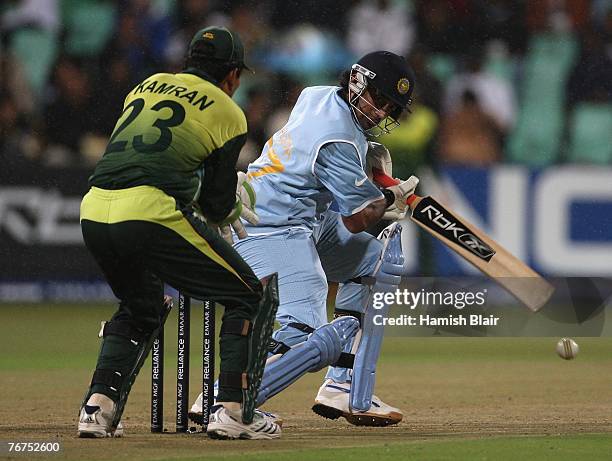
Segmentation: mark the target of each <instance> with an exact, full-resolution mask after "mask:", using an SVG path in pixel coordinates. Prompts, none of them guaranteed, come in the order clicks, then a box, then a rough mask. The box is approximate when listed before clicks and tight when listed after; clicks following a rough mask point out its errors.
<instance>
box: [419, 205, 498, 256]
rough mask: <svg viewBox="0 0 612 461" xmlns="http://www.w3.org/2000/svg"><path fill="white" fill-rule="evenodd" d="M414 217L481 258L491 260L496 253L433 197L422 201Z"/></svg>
mask: <svg viewBox="0 0 612 461" xmlns="http://www.w3.org/2000/svg"><path fill="white" fill-rule="evenodd" d="M412 217H413V218H414V219H415V220H417V221H419V222H420V223H421V224H423V225H425V226H427V227H428V228H430V229H432V230H434V231H436V232H437V233H439V234H440V235H442V236H443V237H446V238H447V239H449V240H452V241H453V242H455V243H456V244H458V245H461V246H462V247H464V248H466V249H467V250H469V251H471V252H472V253H474V254H475V255H476V256H478V257H479V258H480V259H483V260H485V261H490V260H491V258H492V257H493V256H494V255H495V250H494V249H493V248H491V247H490V246H489V245H487V244H486V243H485V242H483V241H482V240H481V239H479V238H478V237H476V235H474V233H473V232H472V231H471V230H470V229H469V228H468V227H467V226H466V225H465V224H463V223H462V222H461V221H459V220H458V219H457V218H455V217H454V216H453V215H452V214H451V213H449V212H448V211H447V210H446V209H444V207H443V206H442V205H440V204H439V203H438V202H436V201H435V200H433V199H432V198H431V197H424V198H423V199H422V200H421V201H420V203H419V204H418V205H417V206H416V208H415V210H414V212H413V213H412Z"/></svg>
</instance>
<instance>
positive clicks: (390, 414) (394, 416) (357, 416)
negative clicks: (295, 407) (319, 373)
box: [312, 379, 404, 426]
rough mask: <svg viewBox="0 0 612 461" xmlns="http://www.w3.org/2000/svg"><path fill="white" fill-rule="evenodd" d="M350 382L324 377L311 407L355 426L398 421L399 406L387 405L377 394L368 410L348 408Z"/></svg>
mask: <svg viewBox="0 0 612 461" xmlns="http://www.w3.org/2000/svg"><path fill="white" fill-rule="evenodd" d="M350 392H351V384H350V383H336V382H334V381H332V380H331V379H326V380H325V381H324V382H323V385H322V386H321V388H320V389H319V393H318V394H317V396H316V397H315V404H314V406H313V407H312V411H314V412H315V413H316V414H318V415H319V416H323V417H324V418H328V419H338V418H339V417H340V416H342V417H343V418H345V419H346V420H347V421H348V422H349V423H351V424H354V425H355V426H391V425H393V424H397V423H399V422H400V421H401V420H402V418H403V416H404V415H403V414H402V412H401V410H400V409H399V408H395V407H392V406H390V405H387V404H386V403H385V402H383V401H382V400H380V399H379V398H378V397H377V396H375V395H373V396H372V406H371V407H370V409H369V410H368V411H354V412H352V411H351V410H350V408H349V398H350Z"/></svg>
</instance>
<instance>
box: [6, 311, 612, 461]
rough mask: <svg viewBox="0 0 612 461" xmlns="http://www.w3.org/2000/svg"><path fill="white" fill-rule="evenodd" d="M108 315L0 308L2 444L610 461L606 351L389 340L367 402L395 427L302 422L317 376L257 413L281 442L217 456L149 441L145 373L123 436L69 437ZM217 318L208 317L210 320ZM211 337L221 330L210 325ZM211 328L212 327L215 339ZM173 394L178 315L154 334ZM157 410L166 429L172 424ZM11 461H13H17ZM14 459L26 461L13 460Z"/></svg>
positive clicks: (237, 447)
mask: <svg viewBox="0 0 612 461" xmlns="http://www.w3.org/2000/svg"><path fill="white" fill-rule="evenodd" d="M114 309H115V307H114V306H109V305H98V306H78V305H0V350H2V352H3V353H2V354H0V382H2V385H3V387H2V393H1V394H0V440H33V439H39V440H40V439H41V438H44V439H47V440H49V439H53V440H60V441H61V442H62V443H63V445H64V450H63V453H62V454H61V455H58V457H57V459H74V460H76V459H89V460H91V461H94V460H107V459H117V460H119V459H129V460H130V461H133V460H149V459H174V460H177V459H189V460H195V459H202V458H205V459H207V460H213V461H214V460H233V459H245V454H246V455H247V458H248V459H249V460H266V461H267V460H285V459H289V460H291V461H305V460H315V459H316V460H322V459H334V460H338V459H360V460H361V459H364V460H365V459H367V460H375V461H384V460H393V461H397V460H402V459H411V460H460V461H461V460H466V461H467V460H502V461H503V460H516V459H519V460H520V459H524V460H529V461H531V460H548V459H550V460H554V461H560V460H599V459H612V421H611V419H612V416H611V415H612V393H611V392H610V383H612V338H609V337H606V338H578V340H577V341H578V343H579V345H580V348H581V350H580V354H579V356H578V358H577V359H576V360H573V361H564V360H561V359H560V358H558V357H557V356H556V354H555V352H554V347H555V344H556V341H557V339H556V338H462V337H428V338H418V337H389V338H386V339H385V342H384V346H383V351H382V355H381V362H380V367H379V371H378V378H377V388H376V389H377V393H378V394H379V395H380V396H381V397H383V398H384V399H385V400H389V403H391V404H394V405H397V406H400V407H401V408H402V409H403V410H404V411H405V421H404V422H403V423H402V424H401V425H400V426H397V427H393V428H386V429H377V428H355V427H352V426H349V425H348V424H346V423H344V422H342V421H340V422H338V421H334V422H330V421H327V420H322V419H320V418H317V417H316V416H314V415H313V413H312V412H311V411H310V406H311V405H312V398H313V397H314V394H315V393H316V389H317V388H318V386H319V385H320V382H321V379H322V375H323V372H319V373H318V374H308V375H307V376H305V377H304V378H303V379H301V380H300V381H299V382H298V383H296V384H295V385H294V386H293V387H291V388H290V389H288V390H287V391H285V392H283V393H281V394H280V395H279V396H277V397H275V398H274V399H273V400H272V401H271V402H269V404H268V405H267V406H266V409H268V410H270V411H278V412H280V413H281V414H282V415H283V416H284V417H286V424H285V432H284V434H283V437H282V439H281V440H279V441H270V442H249V441H239V442H221V441H210V440H207V439H205V438H202V437H199V438H198V436H190V437H186V436H170V435H162V436H158V435H152V434H150V433H148V417H149V414H148V411H149V407H148V404H149V392H150V388H149V384H150V381H149V379H150V378H149V373H148V370H149V365H148V364H146V365H145V367H144V368H143V372H142V373H141V376H140V377H139V379H138V381H137V382H136V384H135V385H134V388H133V391H132V394H131V396H130V401H129V402H128V407H127V408H126V414H125V416H126V426H127V428H128V429H127V434H128V436H127V437H126V438H125V439H123V440H121V439H119V440H99V441H89V440H81V439H76V438H75V437H74V434H75V430H74V417H75V413H76V408H78V404H79V402H80V399H81V397H82V394H83V392H84V390H85V388H86V386H87V383H88V382H89V379H90V377H91V372H92V371H93V367H94V365H95V360H96V356H97V353H98V349H99V347H100V341H99V340H98V339H97V334H98V330H99V328H100V321H101V320H105V319H108V318H109V317H110V315H112V313H113V311H114ZM218 318H220V315H219V316H218ZM192 322H193V324H192V362H191V363H192V367H191V372H192V383H194V384H193V385H192V388H191V397H192V398H194V397H195V395H196V394H197V392H198V389H197V386H196V384H195V383H196V382H197V380H198V379H199V372H200V364H201V362H200V358H199V357H198V356H199V354H200V350H201V344H200V337H201V336H200V335H201V333H200V326H201V315H196V314H195V311H194V315H192ZM217 323H218V324H219V323H220V322H217ZM217 326H218V327H219V325H217ZM166 339H167V343H166V354H167V355H166V357H167V358H166V383H167V384H166V386H167V387H166V389H167V392H168V395H169V396H170V395H171V394H172V393H173V392H174V383H175V376H174V373H175V370H176V367H175V364H176V355H175V354H176V314H175V313H173V314H172V315H171V316H170V318H169V320H168V324H167V329H166ZM173 404H174V401H173V399H172V397H168V398H167V402H166V405H165V410H166V412H167V413H166V414H167V420H168V421H169V420H170V418H172V417H173V415H174V413H173V411H174V410H173ZM16 459H17V458H16ZM20 459H25V458H23V457H21V458H20Z"/></svg>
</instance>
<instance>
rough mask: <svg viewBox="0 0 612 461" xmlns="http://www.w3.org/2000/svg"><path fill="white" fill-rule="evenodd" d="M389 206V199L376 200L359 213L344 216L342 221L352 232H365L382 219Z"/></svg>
mask: <svg viewBox="0 0 612 461" xmlns="http://www.w3.org/2000/svg"><path fill="white" fill-rule="evenodd" d="M387 206H388V205H387V199H385V198H382V199H380V200H376V201H375V202H372V203H370V204H369V205H368V206H366V207H365V208H364V209H363V210H361V211H360V212H358V213H355V214H352V215H351V216H342V222H343V223H344V226H345V227H346V228H347V229H348V231H349V232H351V233H352V234H357V233H358V232H363V231H364V230H366V229H367V228H368V227H370V226H371V225H373V224H376V223H377V222H378V221H380V219H381V218H382V216H383V214H384V213H385V210H386V209H387Z"/></svg>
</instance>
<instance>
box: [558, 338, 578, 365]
mask: <svg viewBox="0 0 612 461" xmlns="http://www.w3.org/2000/svg"><path fill="white" fill-rule="evenodd" d="M578 351H580V348H579V347H578V344H576V341H574V340H573V339H572V338H561V339H560V340H559V342H558V343H557V354H559V357H561V358H562V359H565V360H572V359H573V358H575V357H576V356H577V355H578Z"/></svg>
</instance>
